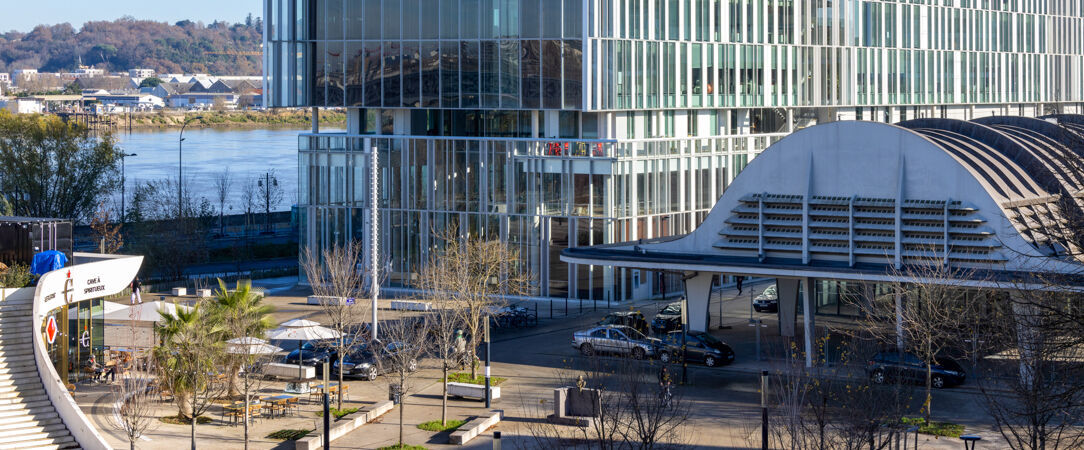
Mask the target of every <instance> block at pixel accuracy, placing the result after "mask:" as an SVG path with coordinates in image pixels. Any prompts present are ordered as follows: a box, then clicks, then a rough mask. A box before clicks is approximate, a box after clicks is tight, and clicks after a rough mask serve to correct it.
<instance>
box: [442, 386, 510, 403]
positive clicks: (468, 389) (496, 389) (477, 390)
mask: <svg viewBox="0 0 1084 450" xmlns="http://www.w3.org/2000/svg"><path fill="white" fill-rule="evenodd" d="M448 395H449V396H452V397H467V398H477V399H483V400H484V399H485V398H486V387H485V386H483V385H481V384H470V383H448ZM489 395H490V399H492V400H496V399H499V398H501V388H500V386H490V387H489Z"/></svg>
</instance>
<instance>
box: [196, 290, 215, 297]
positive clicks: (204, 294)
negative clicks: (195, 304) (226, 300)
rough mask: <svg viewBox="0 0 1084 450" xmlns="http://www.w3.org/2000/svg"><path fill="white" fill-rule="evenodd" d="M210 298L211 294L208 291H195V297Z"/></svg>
mask: <svg viewBox="0 0 1084 450" xmlns="http://www.w3.org/2000/svg"><path fill="white" fill-rule="evenodd" d="M211 296H212V294H211V290H210V289H196V297H199V298H211Z"/></svg>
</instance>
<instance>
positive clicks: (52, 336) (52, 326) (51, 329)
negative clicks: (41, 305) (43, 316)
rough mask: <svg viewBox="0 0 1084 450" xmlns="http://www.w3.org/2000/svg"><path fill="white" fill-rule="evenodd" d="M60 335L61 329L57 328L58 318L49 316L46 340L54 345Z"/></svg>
mask: <svg viewBox="0 0 1084 450" xmlns="http://www.w3.org/2000/svg"><path fill="white" fill-rule="evenodd" d="M58 334H60V328H59V327H57V326H56V317H54V316H49V321H48V322H47V323H46V324H45V338H46V339H48V340H49V343H50V344H52V343H53V342H54V341H56V336H57V335H58Z"/></svg>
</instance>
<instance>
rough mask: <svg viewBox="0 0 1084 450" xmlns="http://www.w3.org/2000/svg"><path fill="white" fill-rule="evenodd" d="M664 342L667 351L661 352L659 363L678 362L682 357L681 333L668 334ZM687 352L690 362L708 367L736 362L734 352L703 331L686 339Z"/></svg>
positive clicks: (694, 332)
mask: <svg viewBox="0 0 1084 450" xmlns="http://www.w3.org/2000/svg"><path fill="white" fill-rule="evenodd" d="M663 342H665V343H666V349H665V350H663V351H660V352H659V354H658V357H659V361H662V362H664V363H668V362H670V361H677V360H678V359H679V358H680V357H681V332H680V331H675V332H672V333H668V334H667V335H666V336H665V337H663ZM685 352H686V354H687V355H688V360H689V362H698V363H704V365H705V366H708V367H715V366H718V365H722V364H730V363H732V362H734V350H733V349H731V348H730V346H729V345H726V343H724V342H723V341H720V340H719V339H717V338H716V337H715V336H712V335H710V334H708V333H705V332H703V331H690V332H689V334H688V335H687V336H686V337H685Z"/></svg>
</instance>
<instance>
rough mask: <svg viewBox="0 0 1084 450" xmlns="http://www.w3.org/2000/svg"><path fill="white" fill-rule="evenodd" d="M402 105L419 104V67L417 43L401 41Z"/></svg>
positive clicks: (411, 105) (412, 105)
mask: <svg viewBox="0 0 1084 450" xmlns="http://www.w3.org/2000/svg"><path fill="white" fill-rule="evenodd" d="M402 51H403V106H405V107H416V106H419V105H420V104H421V102H420V97H419V92H420V89H421V70H420V67H419V57H420V55H419V54H418V43H417V42H410V41H404V42H403V49H402Z"/></svg>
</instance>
